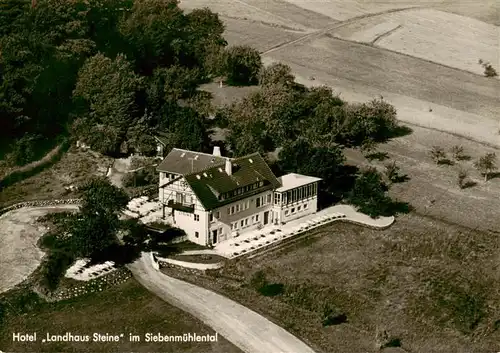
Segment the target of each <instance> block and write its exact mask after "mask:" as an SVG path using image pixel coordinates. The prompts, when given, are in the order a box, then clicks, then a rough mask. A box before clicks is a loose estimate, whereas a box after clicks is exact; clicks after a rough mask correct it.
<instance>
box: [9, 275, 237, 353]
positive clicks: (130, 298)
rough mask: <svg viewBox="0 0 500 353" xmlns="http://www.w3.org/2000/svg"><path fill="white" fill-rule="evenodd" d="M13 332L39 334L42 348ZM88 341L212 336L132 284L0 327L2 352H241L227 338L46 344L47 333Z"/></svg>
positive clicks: (57, 305)
mask: <svg viewBox="0 0 500 353" xmlns="http://www.w3.org/2000/svg"><path fill="white" fill-rule="evenodd" d="M13 332H27V333H28V332H37V333H38V338H39V341H38V342H31V343H29V342H28V343H13V342H12V333H13ZM65 332H70V333H72V334H73V335H90V336H92V335H93V334H94V333H102V334H106V333H108V334H110V335H114V334H120V333H124V334H125V338H128V335H129V333H131V334H135V335H140V336H141V337H144V336H143V335H144V334H145V333H148V332H151V333H154V334H156V333H162V334H165V335H167V334H168V335H182V334H184V333H197V334H199V335H204V334H213V333H214V332H213V330H211V329H209V328H207V327H206V326H205V325H204V324H203V323H201V322H200V321H198V320H197V319H195V318H194V317H192V316H190V315H188V314H186V313H184V312H183V311H182V310H180V309H177V308H175V307H173V306H171V305H169V304H167V303H165V302H163V301H162V300H161V299H159V298H158V297H156V296H154V295H152V294H150V293H149V292H148V291H146V290H145V289H144V288H142V287H141V286H140V285H139V284H138V283H137V282H136V281H135V280H129V281H127V282H125V283H124V284H122V285H120V286H116V287H114V288H112V289H110V290H108V291H105V292H102V293H98V294H93V295H88V296H86V297H80V298H76V299H74V300H70V301H65V302H60V303H55V304H48V303H45V304H42V306H41V307H40V308H38V309H36V310H34V311H32V312H29V313H28V314H25V315H22V316H17V317H8V318H7V319H6V320H5V322H4V324H3V326H0V347H1V348H2V350H4V351H9V352H13V351H18V352H21V351H22V352H27V351H30V352H62V351H64V352H117V351H120V352H125V351H133V352H152V351H156V352H158V351H162V352H203V353H205V352H207V353H208V352H228V353H232V352H235V353H236V352H241V351H240V350H239V349H238V348H236V347H235V346H233V345H232V344H231V343H229V342H228V341H227V340H225V339H224V338H223V337H221V336H219V339H218V342H212V343H206V342H191V343H184V342H174V343H157V342H150V343H148V342H128V339H124V340H123V342H92V343H81V342H59V343H57V342H56V343H53V342H51V343H42V342H41V337H45V335H46V333H50V334H61V335H62V334H64V333H65Z"/></svg>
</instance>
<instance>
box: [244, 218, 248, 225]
mask: <svg viewBox="0 0 500 353" xmlns="http://www.w3.org/2000/svg"><path fill="white" fill-rule="evenodd" d="M245 225H246V226H247V225H248V218H245Z"/></svg>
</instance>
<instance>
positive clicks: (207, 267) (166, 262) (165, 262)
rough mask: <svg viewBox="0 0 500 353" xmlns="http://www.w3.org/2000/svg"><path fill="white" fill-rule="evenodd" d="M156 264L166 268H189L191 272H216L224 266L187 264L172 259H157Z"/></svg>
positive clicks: (217, 264)
mask: <svg viewBox="0 0 500 353" xmlns="http://www.w3.org/2000/svg"><path fill="white" fill-rule="evenodd" d="M157 259H158V263H159V264H160V265H162V266H167V267H169V265H170V266H171V265H174V266H179V267H184V268H189V269H192V270H201V271H205V270H216V269H219V268H221V267H223V266H224V263H222V262H217V263H214V264H202V263H198V262H187V261H179V260H174V259H166V258H163V257H157Z"/></svg>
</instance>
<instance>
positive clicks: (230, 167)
mask: <svg viewBox="0 0 500 353" xmlns="http://www.w3.org/2000/svg"><path fill="white" fill-rule="evenodd" d="M226 174H227V175H231V174H233V165H232V163H231V161H230V160H229V158H228V159H226Z"/></svg>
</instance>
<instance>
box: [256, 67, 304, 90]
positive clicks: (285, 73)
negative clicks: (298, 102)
mask: <svg viewBox="0 0 500 353" xmlns="http://www.w3.org/2000/svg"><path fill="white" fill-rule="evenodd" d="M294 80H295V77H294V76H293V74H292V69H291V68H290V66H288V65H285V64H282V63H273V64H271V65H269V66H268V67H263V68H262V69H261V71H260V74H259V84H260V85H261V86H272V85H284V86H290V85H291V84H292V83H293V82H294Z"/></svg>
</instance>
